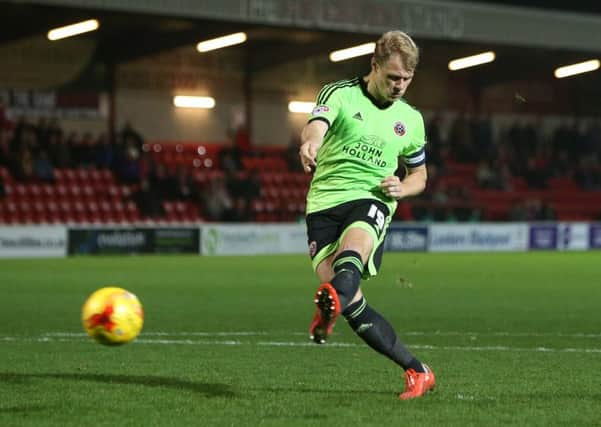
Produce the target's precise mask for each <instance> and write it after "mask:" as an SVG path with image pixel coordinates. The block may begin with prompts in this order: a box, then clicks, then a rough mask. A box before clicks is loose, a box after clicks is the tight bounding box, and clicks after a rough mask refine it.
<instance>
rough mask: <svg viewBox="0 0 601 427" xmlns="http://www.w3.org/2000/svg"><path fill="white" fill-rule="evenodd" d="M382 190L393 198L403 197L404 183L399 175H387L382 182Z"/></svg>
mask: <svg viewBox="0 0 601 427" xmlns="http://www.w3.org/2000/svg"><path fill="white" fill-rule="evenodd" d="M380 188H381V189H382V192H383V193H384V194H386V195H387V196H388V197H390V198H392V199H397V200H398V199H402V198H403V184H401V180H400V178H399V177H398V176H396V175H392V176H387V177H386V178H384V179H383V180H382V182H381V183H380Z"/></svg>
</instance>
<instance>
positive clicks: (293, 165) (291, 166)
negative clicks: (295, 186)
mask: <svg viewBox="0 0 601 427" xmlns="http://www.w3.org/2000/svg"><path fill="white" fill-rule="evenodd" d="M299 147H300V138H298V137H297V136H293V137H292V138H290V140H289V141H288V145H287V146H286V151H285V152H284V158H285V159H286V165H287V166H288V170H289V171H290V172H302V171H303V166H302V165H301V162H300V161H299V160H298V150H299Z"/></svg>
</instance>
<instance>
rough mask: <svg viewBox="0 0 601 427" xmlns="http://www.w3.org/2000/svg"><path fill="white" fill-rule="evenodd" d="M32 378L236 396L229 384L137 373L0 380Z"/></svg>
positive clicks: (2, 377) (18, 379)
mask: <svg viewBox="0 0 601 427" xmlns="http://www.w3.org/2000/svg"><path fill="white" fill-rule="evenodd" d="M30 379H58V380H73V381H86V382H89V381H93V382H98V383H104V384H124V385H141V386H145V387H166V388H171V389H175V390H189V391H192V392H194V393H199V394H203V395H205V396H207V397H235V396H236V393H235V392H234V391H232V389H231V387H230V386H229V385H227V384H215V383H201V382H193V381H187V380H183V379H180V378H170V377H158V376H149V375H146V376H137V375H109V374H84V373H78V374H76V373H40V374H20V373H14V372H0V382H7V383H23V382H25V381H27V380H30Z"/></svg>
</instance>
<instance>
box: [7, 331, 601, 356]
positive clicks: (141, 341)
mask: <svg viewBox="0 0 601 427" xmlns="http://www.w3.org/2000/svg"><path fill="white" fill-rule="evenodd" d="M81 338H83V337H82V336H81V335H76V336H60V337H56V338H53V337H49V336H42V337H0V342H17V343H18V342H38V343H52V342H83V341H87V340H88V339H87V338H86V339H85V340H84V339H81ZM134 344H145V345H225V346H262V347H312V348H320V349H326V348H340V347H364V346H365V345H364V344H360V343H349V342H337V341H334V342H330V343H328V344H326V345H316V344H314V343H312V342H309V341H304V342H299V341H259V342H256V343H253V342H250V341H238V340H191V339H147V338H138V339H137V340H136V341H134ZM411 348H413V349H421V350H433V351H449V350H451V351H507V352H538V353H601V348H550V347H511V346H437V345H424V344H417V345H412V346H411Z"/></svg>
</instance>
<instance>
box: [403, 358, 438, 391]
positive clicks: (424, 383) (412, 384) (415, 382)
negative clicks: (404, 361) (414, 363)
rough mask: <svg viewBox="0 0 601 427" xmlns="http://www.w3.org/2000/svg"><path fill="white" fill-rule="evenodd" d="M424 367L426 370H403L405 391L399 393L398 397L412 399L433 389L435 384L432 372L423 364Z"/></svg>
mask: <svg viewBox="0 0 601 427" xmlns="http://www.w3.org/2000/svg"><path fill="white" fill-rule="evenodd" d="M424 368H425V369H426V372H415V370H414V369H408V370H407V372H405V391H404V392H403V393H401V394H400V395H399V399H401V400H408V399H414V398H416V397H420V396H423V395H424V394H426V393H427V392H428V391H430V390H434V386H435V385H436V378H435V377H434V372H432V370H431V369H430V367H429V366H427V365H424Z"/></svg>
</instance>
